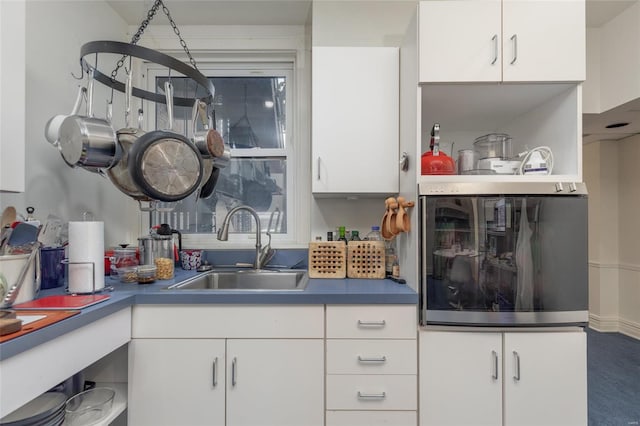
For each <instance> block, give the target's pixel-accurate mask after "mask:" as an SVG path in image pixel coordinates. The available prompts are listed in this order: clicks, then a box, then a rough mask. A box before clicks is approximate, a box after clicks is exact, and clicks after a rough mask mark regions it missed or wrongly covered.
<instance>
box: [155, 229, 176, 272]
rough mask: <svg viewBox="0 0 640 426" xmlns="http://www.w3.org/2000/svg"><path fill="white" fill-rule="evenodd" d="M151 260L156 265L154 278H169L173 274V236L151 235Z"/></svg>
mask: <svg viewBox="0 0 640 426" xmlns="http://www.w3.org/2000/svg"><path fill="white" fill-rule="evenodd" d="M153 240H154V241H153V243H154V247H153V252H154V253H153V261H154V263H155V265H156V268H157V270H156V278H158V279H159V280H170V279H172V278H173V275H174V263H175V259H174V257H173V238H172V237H171V235H154V236H153Z"/></svg>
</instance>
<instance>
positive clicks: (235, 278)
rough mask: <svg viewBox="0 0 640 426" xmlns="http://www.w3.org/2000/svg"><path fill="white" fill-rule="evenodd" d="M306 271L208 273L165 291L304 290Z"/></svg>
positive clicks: (306, 277)
mask: <svg viewBox="0 0 640 426" xmlns="http://www.w3.org/2000/svg"><path fill="white" fill-rule="evenodd" d="M308 282H309V275H308V274H307V271H306V270H301V269H296V270H253V269H252V270H240V271H216V270H213V271H210V272H208V273H206V274H204V275H199V276H197V277H194V278H192V279H190V280H187V281H184V282H181V283H178V284H174V285H171V286H169V287H167V290H253V291H255V290H304V289H305V287H306V286H307V283H308Z"/></svg>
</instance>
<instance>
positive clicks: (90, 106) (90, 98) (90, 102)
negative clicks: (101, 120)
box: [87, 68, 93, 117]
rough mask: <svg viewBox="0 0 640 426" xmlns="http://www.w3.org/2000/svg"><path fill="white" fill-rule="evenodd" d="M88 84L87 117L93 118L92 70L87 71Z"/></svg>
mask: <svg viewBox="0 0 640 426" xmlns="http://www.w3.org/2000/svg"><path fill="white" fill-rule="evenodd" d="M87 74H88V75H89V83H87V92H88V97H87V116H89V117H93V68H91V69H89V72H88V73H87Z"/></svg>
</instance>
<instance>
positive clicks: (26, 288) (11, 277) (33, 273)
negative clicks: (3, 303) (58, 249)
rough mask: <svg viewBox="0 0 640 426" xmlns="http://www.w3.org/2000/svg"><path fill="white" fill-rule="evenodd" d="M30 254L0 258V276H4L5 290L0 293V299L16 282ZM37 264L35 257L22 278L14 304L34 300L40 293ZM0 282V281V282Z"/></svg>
mask: <svg viewBox="0 0 640 426" xmlns="http://www.w3.org/2000/svg"><path fill="white" fill-rule="evenodd" d="M29 256H30V254H29V253H27V254H9V255H6V256H0V274H2V275H3V276H4V278H5V279H4V282H6V286H7V288H4V289H2V290H3V291H0V293H1V294H2V297H4V295H5V294H6V293H7V292H8V291H9V289H11V287H13V285H14V284H16V282H17V281H18V277H19V276H20V272H21V271H22V268H23V267H24V266H25V265H26V264H27V262H28V261H29ZM36 263H37V256H36V257H35V258H34V259H33V261H32V262H31V264H30V265H29V267H28V269H27V273H26V275H25V277H24V281H23V282H22V285H21V286H20V291H19V292H18V296H17V297H16V300H15V301H14V302H13V303H14V304H17V303H23V302H28V301H30V300H33V299H35V297H36V296H37V295H38V292H39V291H40V274H39V272H38V271H39V270H40V267H37V268H36V267H35V266H36ZM0 281H1V280H0Z"/></svg>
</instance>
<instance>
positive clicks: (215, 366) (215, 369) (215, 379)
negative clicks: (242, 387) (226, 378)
mask: <svg viewBox="0 0 640 426" xmlns="http://www.w3.org/2000/svg"><path fill="white" fill-rule="evenodd" d="M211 379H212V381H213V387H214V388H215V387H216V386H218V357H216V358H215V359H214V360H213V377H212V378H211Z"/></svg>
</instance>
